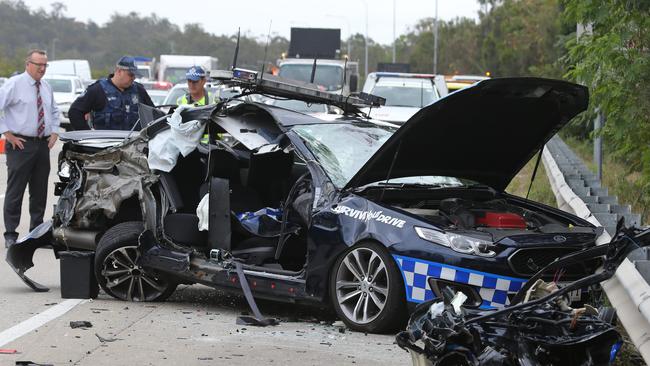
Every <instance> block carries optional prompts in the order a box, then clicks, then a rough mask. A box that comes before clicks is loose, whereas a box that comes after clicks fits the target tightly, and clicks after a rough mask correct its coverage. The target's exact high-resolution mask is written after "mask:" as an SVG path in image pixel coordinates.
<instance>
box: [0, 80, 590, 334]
mask: <svg viewBox="0 0 650 366" xmlns="http://www.w3.org/2000/svg"><path fill="white" fill-rule="evenodd" d="M224 82H225V83H230V84H232V85H236V86H239V87H241V88H242V90H243V91H244V93H258V94H263V95H266V96H270V97H273V98H289V99H296V100H301V101H304V102H307V103H323V104H328V105H334V106H336V107H339V108H341V109H342V110H343V111H344V114H343V115H341V116H336V118H329V119H328V120H323V119H318V118H315V117H314V116H310V115H306V114H303V113H299V112H295V111H291V110H287V109H283V108H280V107H276V106H272V105H267V104H262V103H255V102H245V103H237V104H236V105H230V104H229V103H228V101H224V102H221V103H218V104H216V105H211V106H206V107H198V108H187V109H183V108H181V109H179V110H176V111H175V112H174V114H172V115H171V116H163V117H160V118H158V119H156V120H154V121H153V122H149V121H151V120H153V118H149V119H147V118H144V117H143V118H141V123H143V124H144V125H145V127H144V128H143V129H142V131H140V132H137V133H136V132H134V133H128V132H126V133H122V132H115V131H94V132H92V133H90V132H89V133H87V134H86V133H83V132H73V133H68V134H64V135H62V136H61V139H62V140H63V141H64V142H65V145H64V148H63V151H62V152H61V155H60V162H59V176H60V177H61V181H60V182H58V183H57V184H56V194H57V195H59V197H60V198H59V201H58V203H57V205H56V208H55V213H54V218H53V220H52V222H51V223H45V224H43V225H42V226H41V227H39V228H37V229H36V230H34V231H33V232H32V233H30V234H29V235H28V236H27V237H26V238H25V240H22V241H20V242H19V243H18V244H17V245H15V246H13V247H11V248H10V249H9V252H8V255H7V260H8V262H9V263H10V264H11V266H12V267H13V268H14V270H15V271H16V273H17V274H18V275H19V276H21V278H22V279H23V280H24V281H25V282H26V283H27V284H28V285H30V286H31V287H32V288H34V289H36V290H46V289H44V288H42V286H40V285H39V284H37V283H35V282H33V281H31V280H30V279H29V278H28V277H26V276H25V271H26V270H27V269H29V268H30V267H32V266H33V264H32V262H31V256H32V254H33V251H34V249H35V248H37V247H41V246H45V245H51V246H52V248H53V249H54V251H55V253H56V252H58V251H60V250H65V249H67V248H73V249H74V250H87V251H94V252H95V275H96V277H97V281H98V282H99V284H100V286H101V288H102V289H103V290H104V291H105V292H106V293H108V294H109V295H111V296H113V297H116V298H118V299H122V300H129V301H156V300H163V299H165V298H166V297H168V296H169V295H170V294H171V293H172V292H173V291H174V289H175V287H176V285H177V284H179V283H201V284H205V285H208V286H213V287H219V288H232V289H240V288H241V289H243V290H244V292H245V293H247V292H248V293H249V294H252V295H253V296H255V297H260V298H271V299H275V300H281V301H289V302H305V303H323V302H325V301H329V302H330V303H331V305H332V306H333V308H334V309H335V311H336V313H337V314H338V315H339V316H340V318H341V319H342V320H343V321H344V322H345V323H346V324H347V325H348V326H349V327H350V328H352V329H356V330H360V331H366V332H382V331H387V330H394V329H397V328H398V327H400V326H403V325H404V323H405V321H406V317H407V314H408V311H407V308H406V307H407V305H409V306H411V307H412V306H414V305H415V304H417V303H422V302H424V301H427V300H430V299H432V298H434V297H435V296H440V291H441V290H440V289H441V288H445V287H450V288H452V289H453V290H455V291H461V292H463V293H465V294H466V295H467V297H468V298H469V299H468V301H467V302H466V304H465V305H466V306H470V307H475V308H481V309H490V308H500V307H503V306H505V305H508V304H509V301H510V298H511V297H512V296H513V295H514V294H515V293H516V292H517V291H518V290H519V289H520V288H521V287H522V285H523V284H524V282H525V281H526V279H527V278H528V277H530V276H531V275H533V274H534V273H535V272H537V270H538V269H539V268H542V267H544V266H545V265H547V264H548V263H550V262H551V261H553V260H554V259H556V258H558V257H560V256H562V255H565V254H567V253H571V252H575V251H580V250H583V249H585V248H589V247H592V246H594V245H595V244H596V241H597V239H598V237H599V235H600V233H601V232H602V229H600V228H596V227H594V226H592V225H591V224H590V223H588V222H587V221H585V220H582V219H580V218H578V217H576V216H573V215H570V214H568V213H566V212H563V211H560V210H557V209H554V208H551V207H547V206H545V205H542V204H539V203H535V202H532V201H530V200H527V199H524V198H520V197H515V196H512V195H509V194H507V193H505V192H504V189H505V188H506V186H507V185H508V183H509V182H510V180H511V179H512V177H513V176H514V175H515V174H516V173H517V172H518V171H519V170H520V169H521V168H522V167H523V166H524V165H525V164H526V162H528V161H529V160H530V159H531V158H532V157H533V156H534V155H535V154H536V153H537V152H538V151H539V150H540V149H542V148H543V146H544V144H545V142H546V141H547V140H548V139H549V138H550V137H551V136H552V135H553V134H555V132H557V130H558V129H559V128H561V127H562V126H563V125H565V124H566V123H567V122H568V121H569V120H571V118H573V117H574V116H575V115H577V114H578V113H580V112H581V111H583V110H584V109H585V108H586V107H587V101H588V95H587V90H586V88H584V87H582V86H579V85H575V84H571V83H567V82H563V81H556V80H546V79H532V78H511V79H492V80H486V81H483V82H481V83H478V84H477V85H474V86H472V87H469V88H467V89H465V90H462V91H460V92H457V93H454V94H452V95H449V96H447V97H445V98H443V99H441V100H439V101H437V102H435V103H433V104H431V105H429V106H428V107H425V108H423V109H422V110H421V111H419V112H418V113H416V114H415V115H414V116H413V117H412V118H411V119H410V120H409V121H408V122H406V123H405V124H404V125H403V126H402V127H401V128H399V129H398V130H395V128H394V127H391V126H386V125H382V124H381V122H380V123H373V121H371V120H368V119H367V118H365V116H363V115H362V114H361V112H360V109H359V108H361V107H363V106H368V103H369V102H368V100H371V101H373V102H375V103H376V102H377V101H378V100H377V99H376V97H375V99H373V97H372V96H367V95H362V97H364V98H366V99H359V98H354V97H342V96H339V95H334V94H329V93H326V92H322V91H318V89H316V88H309V87H305V86H304V85H303V86H301V85H292V84H288V83H287V82H285V81H282V80H281V79H276V78H272V77H270V76H269V77H266V75H264V78H261V77H258V76H257V75H255V74H251V73H248V74H247V73H245V72H240V71H238V70H235V71H234V76H232V77H230V78H229V79H228V80H226V81H224ZM147 122H148V123H147ZM204 133H205V134H208V135H209V136H210V138H209V143H208V144H201V143H199V141H200V140H201V137H202V135H203V134H204ZM220 134H229V135H230V137H231V139H229V141H232V142H229V143H225V142H223V141H220V140H219V139H218V138H217V137H218V136H219V135H220ZM598 265H599V261H598V260H592V261H586V262H584V263H578V264H573V265H571V266H569V267H567V268H566V271H565V272H564V277H563V279H564V280H571V279H575V278H580V277H582V276H585V275H587V274H590V273H592V272H593V271H594V270H595V268H596V267H597V266H598ZM577 296H580V294H577Z"/></svg>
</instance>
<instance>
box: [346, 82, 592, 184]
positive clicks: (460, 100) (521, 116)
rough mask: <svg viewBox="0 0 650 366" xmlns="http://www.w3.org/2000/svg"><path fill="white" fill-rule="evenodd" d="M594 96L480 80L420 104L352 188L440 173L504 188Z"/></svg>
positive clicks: (568, 87)
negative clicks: (437, 98)
mask: <svg viewBox="0 0 650 366" xmlns="http://www.w3.org/2000/svg"><path fill="white" fill-rule="evenodd" d="M588 100H589V96H588V91H587V88H586V87H584V86H581V85H577V84H572V83H569V82H564V81H559V80H549V79H539V78H503V79H490V80H484V81H481V82H479V83H477V84H475V85H474V86H471V87H468V88H466V89H463V90H460V91H458V92H456V93H453V94H450V95H449V96H447V97H445V98H442V99H440V100H439V101H437V102H435V103H433V104H431V105H429V106H427V107H425V108H423V109H421V110H420V111H419V112H418V113H416V114H415V115H414V116H413V117H411V118H410V119H409V120H408V121H407V122H406V123H405V124H404V125H403V126H402V127H401V128H400V129H399V130H397V132H395V134H394V135H392V136H391V137H390V138H389V139H388V141H386V143H385V144H384V145H382V146H381V148H379V150H377V152H376V153H375V154H374V155H373V156H372V157H371V158H370V159H369V160H368V162H367V163H366V164H365V165H364V166H363V167H362V168H361V169H360V170H359V171H358V172H357V173H356V174H355V176H354V177H352V179H351V180H350V181H349V182H348V183H347V185H346V188H350V187H360V186H363V185H366V184H369V183H373V182H377V181H381V180H386V179H392V178H400V177H409V176H434V175H435V176H448V177H456V178H464V179H470V180H473V181H476V182H479V183H482V184H486V185H489V186H491V187H492V188H495V189H498V190H504V189H505V188H506V187H507V185H508V183H510V180H511V179H512V178H513V177H514V176H515V174H517V172H519V170H520V169H521V168H522V167H523V166H524V165H525V164H526V163H527V162H528V161H529V160H530V159H531V158H532V157H533V156H534V155H535V153H536V152H537V151H539V149H541V148H542V147H543V146H544V144H545V143H546V142H547V141H548V140H549V139H550V138H551V137H552V136H553V135H554V134H555V133H556V132H557V131H558V130H559V129H560V128H562V127H563V126H564V125H565V124H567V123H568V122H569V121H570V120H571V119H572V118H573V117H574V116H576V115H577V114H578V113H580V112H582V111H583V110H585V109H586V108H587V104H588Z"/></svg>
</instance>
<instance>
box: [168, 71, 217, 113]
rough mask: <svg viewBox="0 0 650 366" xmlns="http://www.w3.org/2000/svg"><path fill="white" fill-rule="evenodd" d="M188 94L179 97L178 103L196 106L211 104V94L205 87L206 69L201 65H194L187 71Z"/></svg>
mask: <svg viewBox="0 0 650 366" xmlns="http://www.w3.org/2000/svg"><path fill="white" fill-rule="evenodd" d="M185 77H186V78H187V89H188V92H187V94H185V95H183V96H182V97H180V98H178V101H177V102H176V104H178V105H181V104H193V105H194V106H200V105H208V104H210V94H209V93H208V90H207V89H205V70H203V68H202V67H201V66H192V67H190V69H189V70H187V73H185Z"/></svg>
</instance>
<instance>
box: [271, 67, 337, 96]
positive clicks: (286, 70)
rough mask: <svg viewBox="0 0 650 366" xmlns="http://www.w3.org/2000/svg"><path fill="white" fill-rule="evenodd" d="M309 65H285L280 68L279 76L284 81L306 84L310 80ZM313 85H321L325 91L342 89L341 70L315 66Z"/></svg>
mask: <svg viewBox="0 0 650 366" xmlns="http://www.w3.org/2000/svg"><path fill="white" fill-rule="evenodd" d="M311 69H312V65H311V64H285V65H282V66H281V67H280V76H281V77H283V78H286V79H292V80H298V81H303V82H306V83H308V82H309V80H311ZM314 84H317V85H322V86H324V87H325V89H326V90H327V91H332V90H339V89H341V88H342V87H343V85H342V84H343V68H342V67H340V66H335V65H318V64H316V74H315V75H314Z"/></svg>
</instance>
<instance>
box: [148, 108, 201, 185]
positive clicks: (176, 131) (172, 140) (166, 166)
mask: <svg viewBox="0 0 650 366" xmlns="http://www.w3.org/2000/svg"><path fill="white" fill-rule="evenodd" d="M188 108H192V107H191V106H187V105H181V106H179V107H178V108H176V111H174V113H173V114H172V115H171V116H170V117H169V118H168V119H167V123H168V124H169V126H170V127H171V128H170V129H169V130H166V131H163V132H161V133H159V134H158V135H156V136H155V137H154V138H153V139H151V141H149V156H148V157H147V161H148V162H149V169H157V170H161V171H164V172H169V171H171V170H172V169H173V168H174V166H175V165H176V161H177V160H178V155H179V154H181V155H183V156H187V154H189V153H191V152H192V151H194V149H196V147H197V146H198V144H199V142H200V141H201V136H203V130H204V127H205V121H198V120H195V121H189V122H185V123H181V122H182V118H181V115H180V113H181V112H182V111H183V110H185V109H188Z"/></svg>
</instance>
